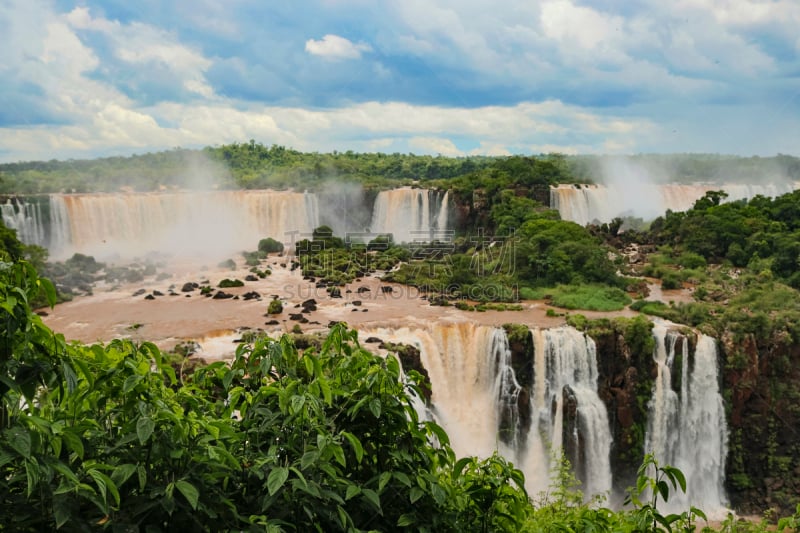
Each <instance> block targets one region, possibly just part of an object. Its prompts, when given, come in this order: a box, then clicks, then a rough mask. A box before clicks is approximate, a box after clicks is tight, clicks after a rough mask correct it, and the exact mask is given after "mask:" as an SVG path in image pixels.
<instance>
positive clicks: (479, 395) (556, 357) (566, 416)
mask: <svg viewBox="0 0 800 533" xmlns="http://www.w3.org/2000/svg"><path fill="white" fill-rule="evenodd" d="M531 333H532V334H533V336H534V344H535V357H534V360H533V361H530V363H531V364H532V365H533V367H534V370H533V374H534V383H533V385H532V387H531V389H530V390H527V389H525V388H523V387H521V386H520V384H519V382H518V379H517V376H516V375H515V372H514V369H513V366H512V360H511V358H512V354H511V350H510V348H509V345H508V338H507V336H506V333H505V330H503V329H500V328H494V327H489V326H479V325H475V324H471V323H459V324H449V323H437V324H432V325H431V326H430V327H428V328H400V329H379V330H372V331H362V332H361V334H362V335H366V336H376V337H379V338H381V339H383V340H386V341H391V342H400V343H404V344H409V345H412V346H415V347H416V348H417V349H419V351H420V359H421V362H422V365H423V366H424V367H425V369H426V370H427V372H428V375H429V377H430V381H431V389H432V390H431V405H430V408H429V410H430V415H431V417H432V418H433V419H435V420H436V421H437V422H438V423H439V424H440V425H441V426H442V427H443V428H444V429H445V430H446V431H447V433H448V435H449V436H450V441H451V444H452V447H453V450H454V451H455V452H456V454H457V455H459V456H465V455H477V456H479V457H488V456H489V455H491V454H492V453H493V452H495V451H498V452H500V453H501V454H502V455H503V456H505V457H506V458H507V459H509V460H510V461H512V462H513V463H514V464H516V465H517V466H518V467H519V468H520V469H521V470H523V472H524V473H525V477H526V486H527V488H528V490H529V491H530V493H531V494H537V493H539V492H542V491H546V490H547V489H548V487H549V486H550V482H551V473H552V468H553V466H554V465H552V464H551V456H550V451H551V450H553V451H555V450H560V449H562V448H564V449H565V451H566V452H568V455H569V456H570V457H569V458H570V460H571V461H572V462H573V466H574V467H575V470H576V474H577V475H578V477H579V478H580V479H581V480H582V481H583V485H584V486H583V490H584V493H585V494H587V495H597V494H607V493H608V492H609V491H610V489H611V467H610V462H609V452H610V445H611V440H612V438H611V432H610V429H609V423H608V415H607V413H606V409H605V405H604V404H603V402H602V401H601V400H600V398H599V397H598V395H597V362H596V353H595V344H594V341H592V340H591V339H590V338H589V337H587V336H586V335H584V334H583V333H580V332H579V331H577V330H575V329H573V328H568V327H565V328H558V329H551V330H538V329H536V330H532V331H531ZM564 398H566V401H564ZM521 407H525V409H524V411H523V410H521V409H520V408H521ZM570 410H572V413H570V412H569V411H570ZM529 417H530V423H529Z"/></svg>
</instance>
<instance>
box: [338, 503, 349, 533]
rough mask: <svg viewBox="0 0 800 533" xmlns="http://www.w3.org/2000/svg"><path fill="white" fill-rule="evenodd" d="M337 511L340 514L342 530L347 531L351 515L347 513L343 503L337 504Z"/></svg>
mask: <svg viewBox="0 0 800 533" xmlns="http://www.w3.org/2000/svg"><path fill="white" fill-rule="evenodd" d="M336 512H337V513H338V515H339V524H340V525H341V526H342V530H343V531H346V530H347V523H348V521H349V519H350V515H348V514H347V511H345V510H344V508H343V507H342V506H341V505H337V506H336Z"/></svg>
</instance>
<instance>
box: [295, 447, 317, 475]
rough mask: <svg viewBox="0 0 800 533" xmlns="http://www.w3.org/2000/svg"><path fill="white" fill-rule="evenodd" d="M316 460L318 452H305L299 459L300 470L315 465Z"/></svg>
mask: <svg viewBox="0 0 800 533" xmlns="http://www.w3.org/2000/svg"><path fill="white" fill-rule="evenodd" d="M317 459H319V451H317V450H311V451H307V452H306V453H304V454H303V456H302V457H301V458H300V468H301V469H303V470H305V469H306V468H308V467H309V466H311V465H312V464H314V463H316V462H317Z"/></svg>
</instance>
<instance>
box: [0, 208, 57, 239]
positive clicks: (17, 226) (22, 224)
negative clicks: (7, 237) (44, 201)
mask: <svg viewBox="0 0 800 533" xmlns="http://www.w3.org/2000/svg"><path fill="white" fill-rule="evenodd" d="M0 213H2V216H3V224H5V226H6V227H7V228H10V229H13V230H16V232H17V238H19V240H21V241H22V242H24V243H25V244H36V245H39V246H46V244H47V241H46V234H45V226H44V218H43V217H42V209H41V204H40V203H39V202H28V201H25V200H22V199H16V198H15V199H13V200H12V199H11V198H9V199H8V200H6V201H5V203H3V204H0Z"/></svg>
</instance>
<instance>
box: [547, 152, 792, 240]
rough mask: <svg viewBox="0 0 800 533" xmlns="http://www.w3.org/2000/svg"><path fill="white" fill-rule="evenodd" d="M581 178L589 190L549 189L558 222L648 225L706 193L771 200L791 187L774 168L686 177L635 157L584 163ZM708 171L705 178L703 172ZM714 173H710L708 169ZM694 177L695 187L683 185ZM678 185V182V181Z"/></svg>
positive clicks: (672, 164) (662, 162)
mask: <svg viewBox="0 0 800 533" xmlns="http://www.w3.org/2000/svg"><path fill="white" fill-rule="evenodd" d="M586 164H587V165H588V166H587V167H586V168H585V169H584V171H585V174H586V175H587V176H589V177H591V178H593V179H594V181H595V183H596V184H594V185H578V186H575V185H559V186H557V187H554V188H553V189H551V194H550V198H551V206H552V207H553V208H555V209H558V211H559V213H560V214H561V218H563V219H564V220H571V221H573V222H577V223H578V224H581V225H585V224H589V223H596V222H599V223H602V222H610V221H611V220H612V219H614V218H616V217H634V218H641V219H644V220H652V219H654V218H656V217H658V216H662V215H663V214H664V213H665V212H666V211H667V210H672V211H685V210H687V209H690V208H691V207H692V206H693V205H694V203H695V202H696V201H697V200H698V199H700V198H701V197H702V196H703V195H705V194H706V193H707V192H708V191H712V190H720V189H721V190H724V191H725V192H726V193H727V194H728V198H727V201H734V200H742V199H748V198H752V197H754V196H756V195H762V196H769V197H775V196H780V195H782V194H786V193H789V192H791V191H793V190H794V189H795V188H796V187H797V184H796V183H794V182H793V181H792V180H791V179H790V178H789V177H788V174H787V172H786V169H782V168H780V167H779V166H778V165H777V163H775V164H772V165H768V166H766V167H765V166H764V165H763V164H760V165H759V166H758V172H757V173H755V172H754V173H752V174H748V173H747V171H746V169H740V168H737V167H722V166H720V165H716V166H714V165H708V166H707V167H703V166H702V164H700V163H696V164H697V166H698V168H695V169H692V172H688V171H687V170H686V169H685V168H681V165H682V164H688V163H685V162H681V160H680V159H675V160H672V159H670V158H667V157H663V158H658V159H655V158H639V157H621V156H620V157H610V156H608V157H600V158H593V159H591V160H589V161H588V163H586ZM704 168H708V170H707V174H703V172H704V171H703V169H704ZM712 169H713V170H712ZM687 174H690V175H694V176H696V177H697V179H696V180H695V181H694V182H688V181H686V180H685V176H686V175H687ZM679 177H680V178H681V180H678V178H679Z"/></svg>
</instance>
